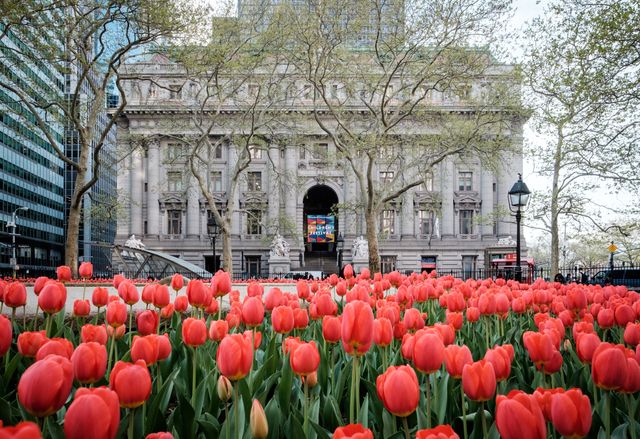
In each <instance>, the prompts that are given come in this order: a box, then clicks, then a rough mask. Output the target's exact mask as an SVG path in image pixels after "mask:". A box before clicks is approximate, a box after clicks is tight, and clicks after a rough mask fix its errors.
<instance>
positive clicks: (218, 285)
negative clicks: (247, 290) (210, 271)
mask: <svg viewBox="0 0 640 439" xmlns="http://www.w3.org/2000/svg"><path fill="white" fill-rule="evenodd" d="M213 279H214V281H215V282H213V281H212V285H211V286H212V288H213V287H214V283H215V291H213V294H214V296H216V297H221V296H224V295H226V294H229V293H230V292H231V277H230V276H229V273H227V272H226V271H218V272H217V273H216V274H215V275H214V276H213Z"/></svg>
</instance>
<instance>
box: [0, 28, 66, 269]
mask: <svg viewBox="0 0 640 439" xmlns="http://www.w3.org/2000/svg"><path fill="white" fill-rule="evenodd" d="M31 37H32V36H31ZM26 41H28V39H27V38H25V37H23V36H21V35H18V34H16V33H14V32H13V31H8V32H7V33H6V35H5V37H3V38H2V39H1V40H0V81H2V82H3V83H5V84H7V85H8V86H9V87H11V88H13V89H15V90H16V91H17V92H18V93H22V94H24V95H26V96H29V98H33V99H34V100H36V99H38V98H40V97H44V98H45V99H47V100H50V101H61V100H62V99H63V96H64V75H63V74H62V73H61V72H60V71H58V70H57V69H56V68H55V67H54V66H52V65H50V64H48V63H46V62H44V61H39V62H36V63H33V62H28V61H26V60H25V59H21V56H20V55H19V53H25V52H31V51H33V50H34V49H33V48H32V47H30V46H29V45H28V44H25V42H26ZM48 113H49V116H48V117H46V118H45V122H46V123H47V125H48V130H49V132H50V134H51V135H52V136H53V137H54V138H55V140H56V142H57V143H58V144H60V145H61V144H63V142H64V124H63V123H62V120H63V119H62V116H61V115H60V117H59V118H51V117H50V116H51V112H50V111H49V112H48ZM52 119H53V120H52ZM64 203H65V199H64V163H63V161H62V160H60V158H59V157H58V156H57V155H56V153H55V151H54V148H53V147H52V146H51V144H50V143H49V142H48V140H47V139H46V137H45V136H44V135H43V133H42V131H41V130H40V129H39V128H37V124H36V118H35V115H34V113H33V112H32V111H31V110H30V109H29V108H28V107H27V106H26V105H25V104H24V103H23V102H21V100H20V99H18V95H17V94H15V93H13V92H12V91H10V90H8V89H7V88H6V87H0V227H1V229H0V237H1V240H0V241H1V244H0V273H1V274H2V275H8V274H11V273H12V271H13V268H14V266H13V263H12V262H14V261H12V255H13V239H12V238H13V236H12V235H11V233H12V232H13V228H12V227H7V226H8V225H9V224H10V223H11V221H12V216H13V214H14V212H16V218H17V221H16V230H15V231H16V233H17V234H18V236H16V239H15V252H16V256H17V261H15V262H16V264H17V266H18V273H19V275H20V276H36V275H39V274H49V275H50V274H52V273H53V272H54V271H55V267H57V266H58V265H60V264H61V263H62V260H63V247H64ZM21 207H27V208H28V210H23V209H20V210H18V209H19V208H21Z"/></svg>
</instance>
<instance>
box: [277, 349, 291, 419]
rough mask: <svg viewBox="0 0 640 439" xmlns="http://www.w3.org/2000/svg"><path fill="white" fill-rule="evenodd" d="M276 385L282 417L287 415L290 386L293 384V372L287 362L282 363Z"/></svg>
mask: <svg viewBox="0 0 640 439" xmlns="http://www.w3.org/2000/svg"><path fill="white" fill-rule="evenodd" d="M283 363H284V364H283V367H282V372H281V375H280V377H281V378H280V383H279V384H278V399H279V402H280V407H281V409H282V413H283V415H284V416H287V415H288V414H289V403H290V402H291V386H292V384H293V371H292V370H291V366H290V365H289V361H284V362H283Z"/></svg>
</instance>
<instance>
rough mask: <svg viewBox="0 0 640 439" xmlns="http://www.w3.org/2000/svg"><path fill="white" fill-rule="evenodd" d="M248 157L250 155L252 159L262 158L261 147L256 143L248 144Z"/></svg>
mask: <svg viewBox="0 0 640 439" xmlns="http://www.w3.org/2000/svg"><path fill="white" fill-rule="evenodd" d="M249 157H251V159H252V160H260V159H262V149H260V147H259V146H257V145H251V146H249Z"/></svg>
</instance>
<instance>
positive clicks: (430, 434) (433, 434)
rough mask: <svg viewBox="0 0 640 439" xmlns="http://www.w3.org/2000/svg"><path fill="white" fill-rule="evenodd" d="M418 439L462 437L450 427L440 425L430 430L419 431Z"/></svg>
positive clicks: (457, 438)
mask: <svg viewBox="0 0 640 439" xmlns="http://www.w3.org/2000/svg"><path fill="white" fill-rule="evenodd" d="M416 439H460V436H458V434H457V433H456V432H455V431H453V428H451V426H450V425H448V424H446V425H438V426H437V427H436V428H431V429H429V430H418V432H417V433H416Z"/></svg>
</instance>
